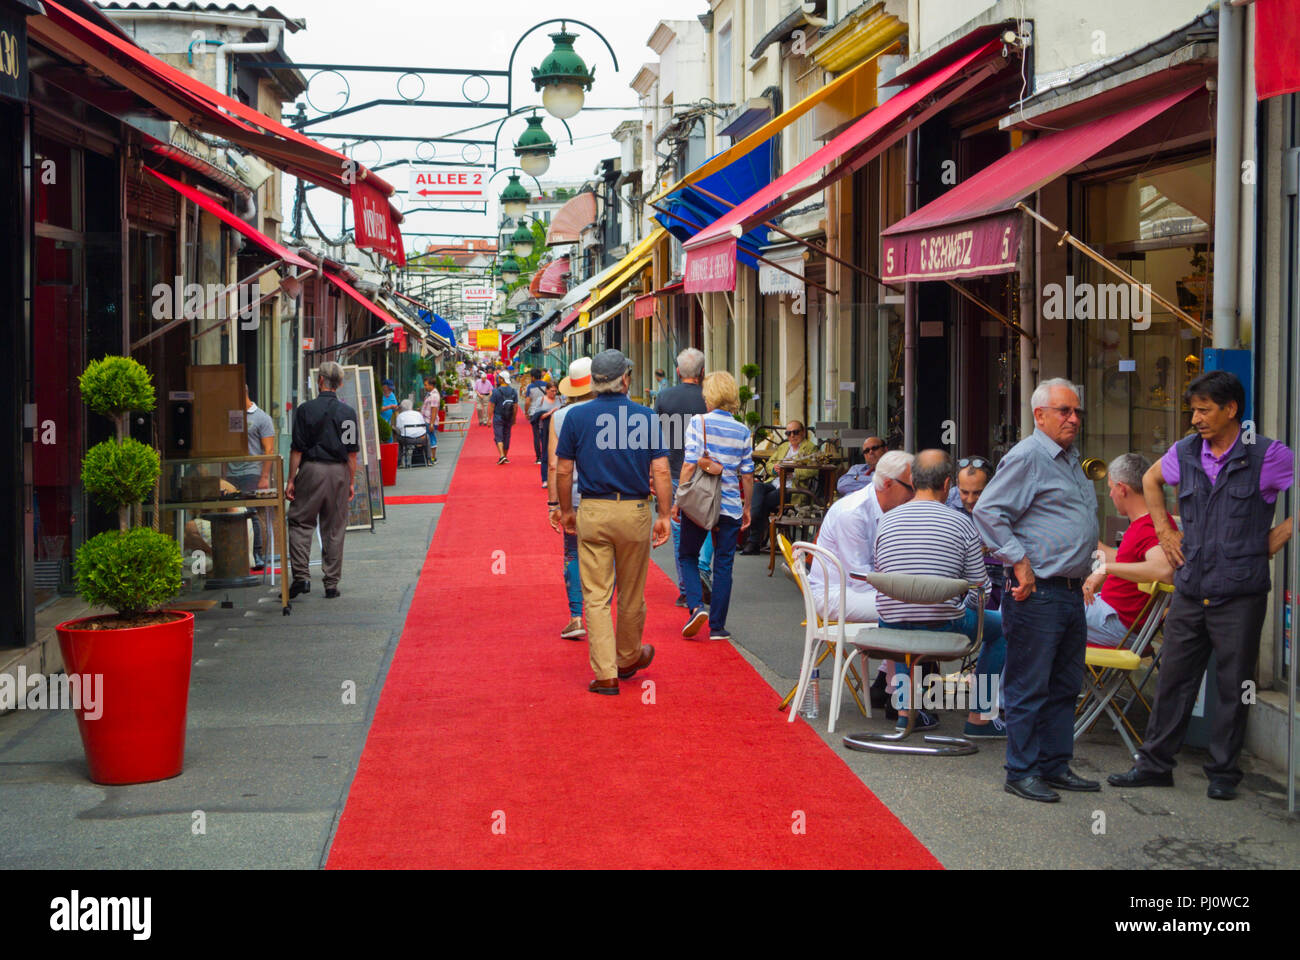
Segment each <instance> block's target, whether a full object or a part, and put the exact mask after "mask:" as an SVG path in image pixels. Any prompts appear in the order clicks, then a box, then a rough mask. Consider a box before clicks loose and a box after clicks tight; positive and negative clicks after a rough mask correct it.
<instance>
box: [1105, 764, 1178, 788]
mask: <svg viewBox="0 0 1300 960" xmlns="http://www.w3.org/2000/svg"><path fill="white" fill-rule="evenodd" d="M1106 782H1107V783H1109V784H1110V785H1111V786H1112V787H1172V786H1173V785H1174V774H1173V771H1171V770H1166V771H1165V772H1164V773H1157V772H1156V771H1154V770H1140V769H1139V768H1137V767H1134V768H1133V769H1132V770H1130V771H1128V773H1112V774H1111V775H1110V776H1109V777H1107V778H1106Z"/></svg>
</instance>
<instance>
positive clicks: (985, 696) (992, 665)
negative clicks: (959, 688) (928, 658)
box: [881, 607, 1007, 714]
mask: <svg viewBox="0 0 1300 960" xmlns="http://www.w3.org/2000/svg"><path fill="white" fill-rule="evenodd" d="M881 626H886V627H889V628H891V629H894V630H942V631H947V630H952V631H954V632H956V633H964V634H966V636H968V637H970V638H971V639H972V640H974V639H975V632H976V631H977V630H978V629H979V612H978V611H976V610H973V609H971V608H970V607H967V608H966V612H965V614H963V615H962V616H960V617H958V618H957V619H955V620H940V621H938V622H931V623H888V622H883V621H882V623H881ZM1006 662H1007V641H1006V638H1005V637H1003V636H1002V614H1001V613H999V612H998V611H996V610H985V611H984V640H983V642H982V643H981V644H980V652H979V658H978V659H977V660H976V661H975V687H974V689H973V690H972V691H971V694H972V696H971V704H970V709H971V710H973V711H975V712H977V713H985V714H988V713H996V712H997V709H998V701H999V699H1000V697H999V693H998V690H999V688H1000V685H1001V680H1002V668H1003V666H1004V665H1005V664H1006ZM894 676H895V677H898V676H907V664H905V663H900V662H898V661H895V662H894ZM904 687H906V684H904ZM904 702H906V701H904Z"/></svg>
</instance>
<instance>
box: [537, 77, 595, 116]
mask: <svg viewBox="0 0 1300 960" xmlns="http://www.w3.org/2000/svg"><path fill="white" fill-rule="evenodd" d="M586 99H587V95H586V94H585V93H583V92H582V87H580V86H579V85H578V84H576V83H552V84H550V85H548V86H547V87H545V88H544V89H543V90H542V106H544V107H545V108H546V112H547V113H549V114H550V115H551V116H553V117H555V119H557V120H568V119H569V118H570V117H572V116H575V115H576V114H577V113H578V111H579V110H581V109H582V105H583V103H584V102H586Z"/></svg>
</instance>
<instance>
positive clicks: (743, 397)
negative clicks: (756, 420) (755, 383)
mask: <svg viewBox="0 0 1300 960" xmlns="http://www.w3.org/2000/svg"><path fill="white" fill-rule="evenodd" d="M737 394H738V396H739V397H740V402H741V403H749V401H751V400H753V399H754V391H753V390H751V389H749V387H747V386H743V385H742V386H741V388H740V389H739V390H738V391H737Z"/></svg>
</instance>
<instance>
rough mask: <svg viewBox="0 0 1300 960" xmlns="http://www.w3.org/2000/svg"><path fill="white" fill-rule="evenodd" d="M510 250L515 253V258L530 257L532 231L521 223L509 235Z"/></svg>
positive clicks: (531, 251)
mask: <svg viewBox="0 0 1300 960" xmlns="http://www.w3.org/2000/svg"><path fill="white" fill-rule="evenodd" d="M510 249H511V250H513V251H514V252H515V256H516V257H524V258H527V257H530V256H532V253H533V231H531V230H529V229H528V228H527V227H526V226H524V225H523V224H522V223H521V224H519V226H517V227H515V232H514V233H512V234H511V235H510Z"/></svg>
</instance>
